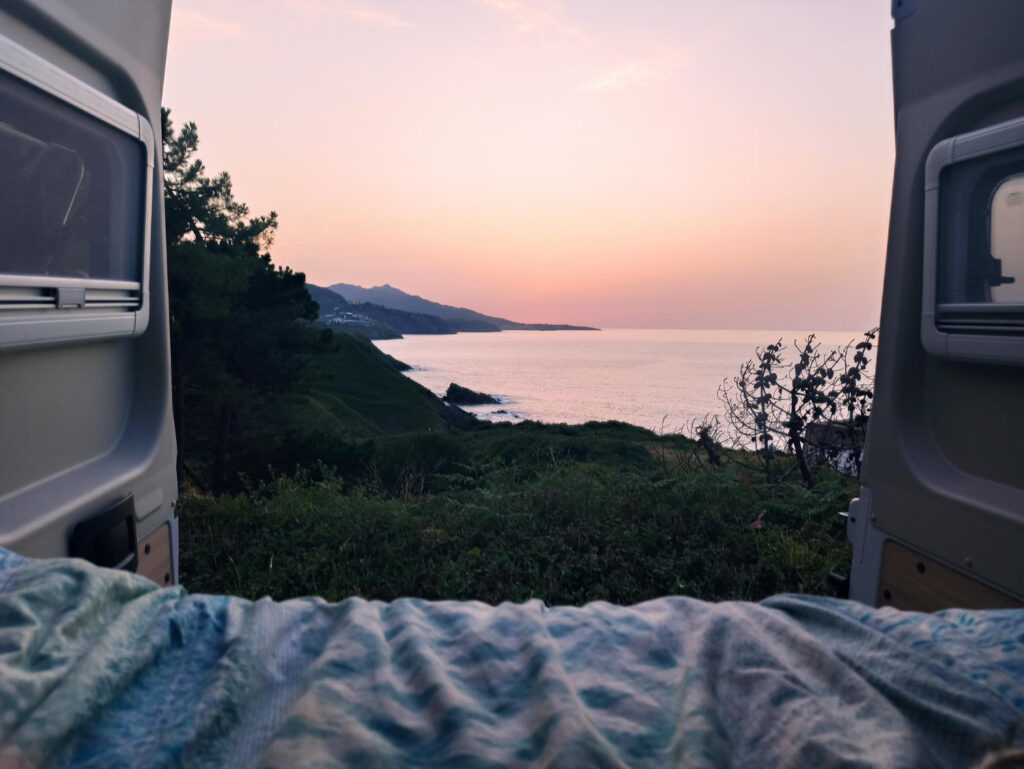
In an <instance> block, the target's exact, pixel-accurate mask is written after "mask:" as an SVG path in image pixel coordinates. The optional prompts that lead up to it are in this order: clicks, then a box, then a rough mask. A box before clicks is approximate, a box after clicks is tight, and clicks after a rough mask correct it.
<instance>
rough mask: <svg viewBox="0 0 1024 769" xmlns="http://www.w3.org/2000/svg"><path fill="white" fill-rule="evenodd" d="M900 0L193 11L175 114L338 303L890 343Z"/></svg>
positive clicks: (644, 0)
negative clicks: (392, 302)
mask: <svg viewBox="0 0 1024 769" xmlns="http://www.w3.org/2000/svg"><path fill="white" fill-rule="evenodd" d="M889 5H890V2H889V0H716V1H715V2H710V1H709V0H174V8H173V11H172V17H171V38H170V50H169V55H168V62H167V75H166V85H165V90H164V105H165V106H167V107H169V108H170V109H171V116H172V120H174V121H175V123H176V124H179V125H180V124H181V123H182V122H183V121H193V122H195V123H196V124H197V125H198V128H199V137H200V153H199V154H200V157H202V159H203V160H204V161H205V163H206V165H207V166H208V168H209V169H210V171H212V172H220V171H228V172H229V173H230V174H231V177H232V179H233V181H234V186H235V193H236V197H237V198H238V199H240V200H242V201H244V202H246V203H247V204H248V205H249V206H250V208H251V210H252V212H253V213H255V214H261V213H266V212H268V211H270V210H274V211H277V212H278V215H279V217H280V221H281V223H280V228H279V231H278V234H277V238H276V241H275V243H274V246H273V248H272V254H273V257H274V261H275V262H276V263H278V264H286V265H289V266H291V267H292V268H293V269H294V270H297V271H301V272H304V273H305V274H306V276H307V280H309V281H310V282H312V283H316V284H318V285H329V284H331V283H336V282H346V283H356V284H360V285H364V286H371V285H380V284H383V283H389V284H391V285H393V286H397V287H399V288H401V289H403V290H405V291H408V292H410V293H415V294H419V295H421V296H425V297H427V298H429V299H432V300H434V301H439V302H443V303H445V304H452V305H458V306H465V307H471V308H472V309H475V310H479V311H481V312H485V313H487V314H490V315H498V316H502V317H507V318H511V319H514V320H519V321H524V322H552V323H559V322H566V323H584V324H589V325H596V326H602V327H625V328H748V329H754V328H764V329H768V328H772V329H775V328H792V329H813V330H829V329H838V330H860V329H865V328H868V327H870V326H873V325H875V324H876V323H877V320H878V315H879V310H880V301H881V288H882V270H883V265H884V259H885V244H886V230H887V221H888V212H889V197H890V191H891V181H892V164H893V158H894V150H893V147H894V138H893V118H892V86H891V75H890V59H889V30H890V29H891V26H892V24H891V21H890V16H889Z"/></svg>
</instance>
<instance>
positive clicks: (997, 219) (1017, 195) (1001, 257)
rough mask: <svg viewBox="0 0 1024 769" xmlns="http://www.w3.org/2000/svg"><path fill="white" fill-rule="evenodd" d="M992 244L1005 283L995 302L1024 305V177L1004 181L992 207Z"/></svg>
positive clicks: (994, 295)
mask: <svg viewBox="0 0 1024 769" xmlns="http://www.w3.org/2000/svg"><path fill="white" fill-rule="evenodd" d="M989 243H990V244H991V251H992V258H993V259H995V260H996V261H997V263H998V264H997V266H998V267H999V274H1000V275H1001V276H1002V280H1001V282H1000V283H999V284H998V285H994V286H991V288H990V292H991V297H992V301H993V302H1024V174H1015V175H1013V176H1010V177H1008V178H1006V179H1004V180H1003V181H1002V182H1000V184H999V186H998V187H996V191H995V192H994V193H993V195H992V203H991V205H990V206H989Z"/></svg>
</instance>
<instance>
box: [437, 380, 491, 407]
mask: <svg viewBox="0 0 1024 769" xmlns="http://www.w3.org/2000/svg"><path fill="white" fill-rule="evenodd" d="M444 400H446V401H447V402H448V403H455V404H457V405H459V406H480V405H483V404H485V403H501V401H499V400H498V399H497V398H495V397H494V396H493V395H488V394H487V393H478V392H476V391H475V390H470V389H469V388H468V387H462V386H461V385H457V384H455V382H452V383H451V384H449V385H448V391H447V392H446V393H445V394H444Z"/></svg>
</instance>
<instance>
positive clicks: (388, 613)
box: [0, 550, 1024, 769]
mask: <svg viewBox="0 0 1024 769" xmlns="http://www.w3.org/2000/svg"><path fill="white" fill-rule="evenodd" d="M1022 719H1024V611H990V612H971V611H947V612H940V613H938V614H933V615H929V614H914V613H906V612H899V611H895V610H891V609H880V610H873V609H868V608H865V607H864V606H862V605H859V604H856V603H851V602H846V601H839V600H832V599H827V598H811V597H804V596H778V597H775V598H771V599H769V600H767V601H764V602H763V603H760V604H744V603H721V604H712V603H704V602H701V601H696V600H691V599H687V598H663V599H659V600H656V601H650V602H648V603H644V604H640V605H639V606H631V607H621V606H612V605H609V604H605V603H594V604H590V605H589V606H586V607H583V608H549V607H546V606H544V605H543V604H542V603H540V602H539V601H531V602H529V603H526V604H523V605H512V604H502V605H501V606H497V607H494V606H487V605H485V604H482V603H456V602H438V603H431V602H426V601H418V600H411V599H409V600H401V601H395V602H394V603H379V602H372V601H364V600H361V599H358V598H352V599H350V600H347V601H343V602H341V603H338V604H327V603H324V602H323V601H321V600H318V599H300V600H293V601H285V602H283V603H275V602H272V601H270V600H262V601H256V602H251V601H246V600H242V599H240V598H232V597H227V596H207V595H187V594H186V593H185V591H184V590H182V589H180V588H166V589H160V588H157V586H156V585H154V584H153V583H151V582H148V581H147V580H145V579H143V578H141V577H136V576H133V575H130V574H125V573H123V572H116V571H110V570H105V569H101V568H97V567H95V566H91V565H89V564H87V563H85V562H83V561H78V560H71V559H57V560H49V561H34V560H28V559H23V558H20V557H18V556H16V555H14V554H12V553H9V552H7V551H4V550H0V767H2V769H13V768H14V767H17V768H19V769H21V768H22V767H25V768H27V767H41V766H60V767H64V766H69V767H70V766H74V767H104V769H107V768H110V767H147V768H155V767H177V766H182V767H216V769H228V768H229V767H243V766H244V767H250V766H252V767H340V766H352V767H392V766H395V767H423V766H442V767H458V768H459V769H476V768H477V767H506V766H509V767H526V766H545V767H607V768H609V769H611V768H612V767H615V768H618V767H651V768H653V767H684V766H685V767H727V766H728V767H847V768H851V767H966V766H969V765H970V764H971V763H972V762H974V761H976V760H978V759H979V758H980V757H981V756H982V755H983V754H984V753H985V752H986V751H987V750H989V749H992V748H997V747H1005V746H1008V745H1022V744H1024V733H1021V732H1017V730H1016V727H1017V725H1018V724H1020V722H1021V721H1022ZM1022 732H1024V730H1022Z"/></svg>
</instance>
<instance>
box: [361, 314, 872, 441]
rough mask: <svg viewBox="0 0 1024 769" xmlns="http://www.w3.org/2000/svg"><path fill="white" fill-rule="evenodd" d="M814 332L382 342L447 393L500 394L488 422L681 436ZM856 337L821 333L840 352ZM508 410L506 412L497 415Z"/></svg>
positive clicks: (647, 332)
mask: <svg viewBox="0 0 1024 769" xmlns="http://www.w3.org/2000/svg"><path fill="white" fill-rule="evenodd" d="M807 333H808V332H806V331H708V330H668V329H607V330H604V331H503V332H501V333H500V334H455V335H448V336H407V337H406V338H404V339H392V340H383V341H378V342H376V344H377V346H378V347H379V348H380V349H381V350H383V351H384V352H386V353H388V354H390V355H393V356H395V357H396V358H398V359H399V360H402V361H405V362H406V363H408V364H409V365H410V366H413V367H414V368H413V370H412V371H410V372H408V376H410V377H412V378H413V379H415V380H416V381H417V382H419V383H420V384H422V385H424V386H425V387H427V388H428V389H430V390H433V391H434V392H436V393H438V394H441V393H443V392H444V391H445V390H446V389H447V388H448V383H449V382H456V383H458V384H460V385H462V386H464V387H469V388H471V389H473V390H478V391H480V392H485V393H490V394H492V395H496V396H498V397H499V398H501V400H502V404H501V405H498V406H494V405H490V406H471V407H468V409H467V410H469V411H472V412H474V413H475V414H476V415H477V416H479V417H481V418H484V419H494V420H501V419H505V420H518V419H535V420H538V421H541V422H567V423H580V422H586V421H588V420H592V419H596V420H606V419H617V420H620V421H623V422H629V423H631V424H635V425H640V426H642V427H649V428H652V429H654V430H659V431H660V430H662V429H664V430H666V431H670V430H677V429H679V428H682V427H684V426H686V425H688V424H689V422H690V420H692V419H693V418H695V417H699V416H701V415H703V414H705V413H708V412H714V413H717V412H720V410H721V406H720V403H719V401H718V398H717V395H716V393H717V390H718V386H719V385H720V384H721V383H722V380H724V379H725V378H726V377H731V376H734V375H735V374H736V372H737V370H738V368H739V366H740V364H742V363H743V362H744V361H745V360H747V359H749V358H750V357H752V355H753V353H754V348H755V347H757V346H763V345H766V344H770V343H772V342H775V341H777V340H778V339H780V338H781V339H782V340H783V342H784V343H785V344H787V345H788V346H790V348H791V347H792V344H793V340H794V339H798V340H802V339H804V338H805V337H806V336H807ZM859 336H860V333H859V332H857V331H849V332H847V331H829V332H823V333H819V334H818V339H819V340H820V341H821V342H822V344H823V346H827V345H841V344H845V343H846V342H849V341H850V340H852V339H854V338H857V337H859ZM499 411H504V412H507V413H498V412H499Z"/></svg>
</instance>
